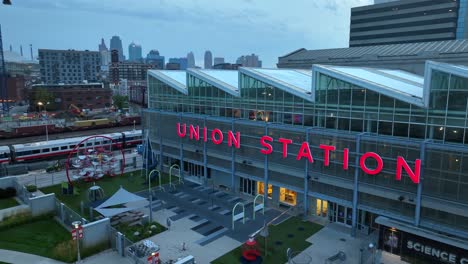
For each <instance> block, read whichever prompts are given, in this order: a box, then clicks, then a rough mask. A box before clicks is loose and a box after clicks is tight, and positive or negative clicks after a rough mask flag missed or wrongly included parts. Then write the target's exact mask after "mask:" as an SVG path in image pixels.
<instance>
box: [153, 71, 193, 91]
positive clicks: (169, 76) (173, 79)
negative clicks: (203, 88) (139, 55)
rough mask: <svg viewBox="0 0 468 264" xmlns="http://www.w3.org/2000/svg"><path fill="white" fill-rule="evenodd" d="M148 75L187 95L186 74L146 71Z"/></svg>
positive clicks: (181, 72) (183, 72)
mask: <svg viewBox="0 0 468 264" xmlns="http://www.w3.org/2000/svg"><path fill="white" fill-rule="evenodd" d="M148 75H151V76H153V77H154V78H156V79H158V80H160V81H161V82H163V83H166V84H167V85H169V86H171V87H172V88H174V89H176V90H178V91H179V92H181V93H183V94H185V95H187V94H188V90H187V73H186V72H185V71H170V70H148Z"/></svg>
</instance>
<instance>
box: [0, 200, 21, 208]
mask: <svg viewBox="0 0 468 264" xmlns="http://www.w3.org/2000/svg"><path fill="white" fill-rule="evenodd" d="M17 205H19V204H18V202H17V201H16V200H15V198H4V199H0V210H2V209H6V208H10V207H15V206H17Z"/></svg>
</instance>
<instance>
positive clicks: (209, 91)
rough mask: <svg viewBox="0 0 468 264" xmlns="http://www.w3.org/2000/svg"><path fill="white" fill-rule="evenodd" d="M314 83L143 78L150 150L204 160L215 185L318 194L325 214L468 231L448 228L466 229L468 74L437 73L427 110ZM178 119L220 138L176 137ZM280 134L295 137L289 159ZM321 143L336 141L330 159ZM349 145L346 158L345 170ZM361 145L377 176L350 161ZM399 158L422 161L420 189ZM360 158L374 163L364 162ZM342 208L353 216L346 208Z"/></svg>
mask: <svg viewBox="0 0 468 264" xmlns="http://www.w3.org/2000/svg"><path fill="white" fill-rule="evenodd" d="M316 81H317V83H316V84H315V86H316V94H315V95H316V101H315V102H311V101H310V100H306V99H304V98H303V97H299V96H297V95H293V94H291V93H289V92H288V91H286V90H283V89H280V88H278V87H274V86H272V85H270V84H267V83H265V82H262V81H260V80H257V79H255V78H253V77H251V76H248V75H246V74H244V73H240V74H239V86H240V89H239V90H240V95H239V96H236V95H233V94H231V93H227V92H226V91H223V90H222V89H219V88H218V87H215V86H213V85H211V84H209V83H208V82H206V81H204V80H201V79H199V78H197V77H195V76H192V75H190V74H187V84H188V87H187V89H188V95H185V94H183V93H180V92H179V91H177V90H175V89H173V88H171V87H170V86H168V85H167V84H164V83H163V82H161V81H159V80H157V79H156V78H153V77H151V76H149V88H150V89H149V91H150V94H149V102H150V103H149V106H150V109H148V110H146V111H145V112H144V127H145V128H149V129H150V132H151V133H150V135H151V141H152V146H153V150H155V151H156V152H157V153H159V154H158V155H160V157H161V159H162V160H164V159H163V157H165V156H167V157H171V158H175V159H179V160H183V161H184V162H190V163H193V164H200V165H203V166H206V167H207V168H209V169H210V170H211V177H212V179H213V180H214V181H215V182H216V184H219V185H225V186H230V187H232V188H233V189H235V190H239V189H242V190H244V187H245V186H243V185H245V184H244V182H247V181H245V180H243V181H242V184H241V183H240V181H239V179H240V178H243V179H250V180H253V181H256V182H257V183H256V184H253V183H249V184H250V186H254V187H252V188H255V187H256V188H257V189H258V190H256V193H263V192H264V186H265V184H268V197H271V198H272V199H271V200H273V201H274V200H275V199H276V200H279V201H285V202H287V203H289V204H294V205H296V206H304V203H305V202H306V201H305V200H307V199H306V198H305V197H308V196H313V197H317V198H320V201H321V202H320V204H321V205H320V208H319V207H317V210H321V211H323V208H326V209H325V210H328V208H329V206H328V203H325V205H324V203H323V202H322V200H323V201H330V202H333V203H337V204H340V206H343V208H352V204H353V202H356V204H357V209H359V214H361V211H360V210H365V211H367V212H370V213H372V214H378V215H386V216H389V217H393V218H397V219H401V220H402V221H405V222H415V221H417V220H416V219H419V217H420V219H421V220H420V225H421V226H423V227H430V228H434V229H438V230H440V231H441V232H442V231H443V232H447V233H450V234H452V235H455V236H457V235H461V234H466V233H463V232H461V233H460V232H457V231H454V230H468V213H467V212H468V148H466V147H465V145H464V144H466V143H468V141H467V140H468V137H466V127H467V126H466V121H467V113H468V111H467V107H468V104H467V100H468V80H467V79H466V78H462V77H460V76H457V75H454V74H449V73H446V72H441V71H433V72H432V78H431V90H430V101H429V107H428V108H422V107H420V106H417V105H412V104H409V103H406V102H402V101H399V100H397V99H394V98H390V97H388V96H385V95H382V94H379V93H377V92H375V91H372V90H369V89H365V88H363V87H359V86H356V85H354V84H351V83H348V82H345V81H342V80H339V79H337V78H332V77H330V76H327V75H324V74H320V75H319V78H318V79H317V80H316ZM253 121H256V122H253ZM258 121H260V122H258ZM177 123H182V124H183V123H185V124H187V126H189V125H194V126H199V127H200V129H202V128H204V127H206V128H207V135H211V133H212V132H213V130H214V129H215V128H217V129H220V130H221V131H222V132H223V138H224V141H223V143H221V144H215V143H213V142H212V140H211V139H208V140H206V141H204V140H202V139H200V140H198V141H197V140H194V139H190V137H189V136H188V134H187V136H186V137H183V138H181V137H179V136H178V135H177V133H175V132H176V127H177ZM229 130H232V131H235V132H240V134H241V147H240V148H238V149H237V148H236V149H233V148H231V147H229V146H228V144H227V140H226V139H227V138H228V135H227V131H229ZM187 131H188V128H187ZM362 132H367V133H362ZM187 133H188V132H187ZM264 135H268V136H270V137H272V138H273V142H272V143H271V145H272V148H273V152H272V153H271V154H270V155H268V156H265V155H262V154H261V153H260V149H262V146H261V145H260V139H261V137H262V136H264ZM465 137H466V139H465ZM279 138H287V139H291V140H292V143H291V144H289V145H288V147H287V153H286V156H287V157H283V144H282V143H281V142H279V141H278V139H279ZM302 142H308V143H309V145H310V150H311V154H312V157H313V163H309V162H308V161H307V160H306V159H301V160H297V159H296V156H297V155H298V153H299V150H300V147H301V144H302ZM358 142H359V144H358ZM320 144H325V145H333V146H335V147H336V150H335V151H333V152H331V153H330V164H329V165H328V166H326V165H325V160H324V155H323V150H322V149H320V148H319V146H320ZM345 148H346V149H349V161H350V162H349V167H348V169H346V170H345V169H343V160H344V149H345ZM366 152H375V153H378V154H379V155H380V156H381V157H382V160H383V163H384V167H383V170H382V171H381V172H380V173H378V174H377V175H368V174H366V173H364V172H363V170H362V169H361V168H360V167H359V166H358V167H356V166H355V160H356V159H358V158H359V156H361V155H362V154H363V153H366ZM397 156H402V157H404V158H405V160H406V161H407V162H408V165H409V166H410V167H411V168H414V166H415V165H414V161H415V160H416V159H419V158H422V159H423V163H422V164H423V165H422V168H423V173H422V178H421V188H420V190H419V192H418V185H417V184H414V183H413V182H412V181H411V179H410V177H408V175H407V174H406V173H403V176H402V178H401V180H396V179H395V170H396V167H397V165H396V157H397ZM182 164H183V163H182ZM366 165H367V166H368V167H369V168H375V166H376V165H377V164H376V163H375V162H373V160H369V161H368V162H367V163H366ZM161 166H163V163H161ZM185 170H187V169H185ZM217 175H220V176H217ZM221 175H222V176H221ZM356 179H357V181H356ZM240 184H241V185H242V186H239V185H240ZM355 186H357V187H358V188H357V189H356V188H355ZM275 188H276V189H275ZM249 190H250V189H249ZM244 191H245V190H244ZM354 192H357V195H354ZM275 196H276V197H275ZM292 197H294V198H292ZM354 197H357V201H353V199H355V198H354ZM292 199H293V200H292ZM418 200H420V202H419V201H418ZM419 209H420V210H419ZM346 210H348V209H346ZM419 211H420V215H417V214H418V212H419ZM322 214H325V212H322ZM356 214H357V213H356ZM344 215H346V216H351V217H352V213H351V212H346V213H345V214H344ZM338 216H339V215H338ZM366 217H367V216H363V217H362V218H363V219H365V218H366ZM346 221H348V220H346ZM371 224H372V223H369V225H371ZM465 232H466V231H465Z"/></svg>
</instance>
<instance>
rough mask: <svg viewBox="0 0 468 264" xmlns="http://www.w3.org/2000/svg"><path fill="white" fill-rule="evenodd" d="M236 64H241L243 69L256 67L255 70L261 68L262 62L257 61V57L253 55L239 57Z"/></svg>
mask: <svg viewBox="0 0 468 264" xmlns="http://www.w3.org/2000/svg"><path fill="white" fill-rule="evenodd" d="M236 63H237V64H241V65H242V66H244V67H257V68H261V67H262V61H261V60H259V59H258V56H257V55H255V54H253V53H252V55H245V56H240V57H239V58H238V59H237V60H236Z"/></svg>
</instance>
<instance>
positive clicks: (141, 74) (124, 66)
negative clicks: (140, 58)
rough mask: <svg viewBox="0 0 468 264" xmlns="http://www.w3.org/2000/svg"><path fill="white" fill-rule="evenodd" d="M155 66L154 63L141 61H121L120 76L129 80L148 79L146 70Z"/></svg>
mask: <svg viewBox="0 0 468 264" xmlns="http://www.w3.org/2000/svg"><path fill="white" fill-rule="evenodd" d="M154 68H155V67H153V65H150V64H145V63H141V62H130V61H124V62H119V78H120V79H126V80H128V81H143V80H146V72H147V71H148V70H149V69H154Z"/></svg>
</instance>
